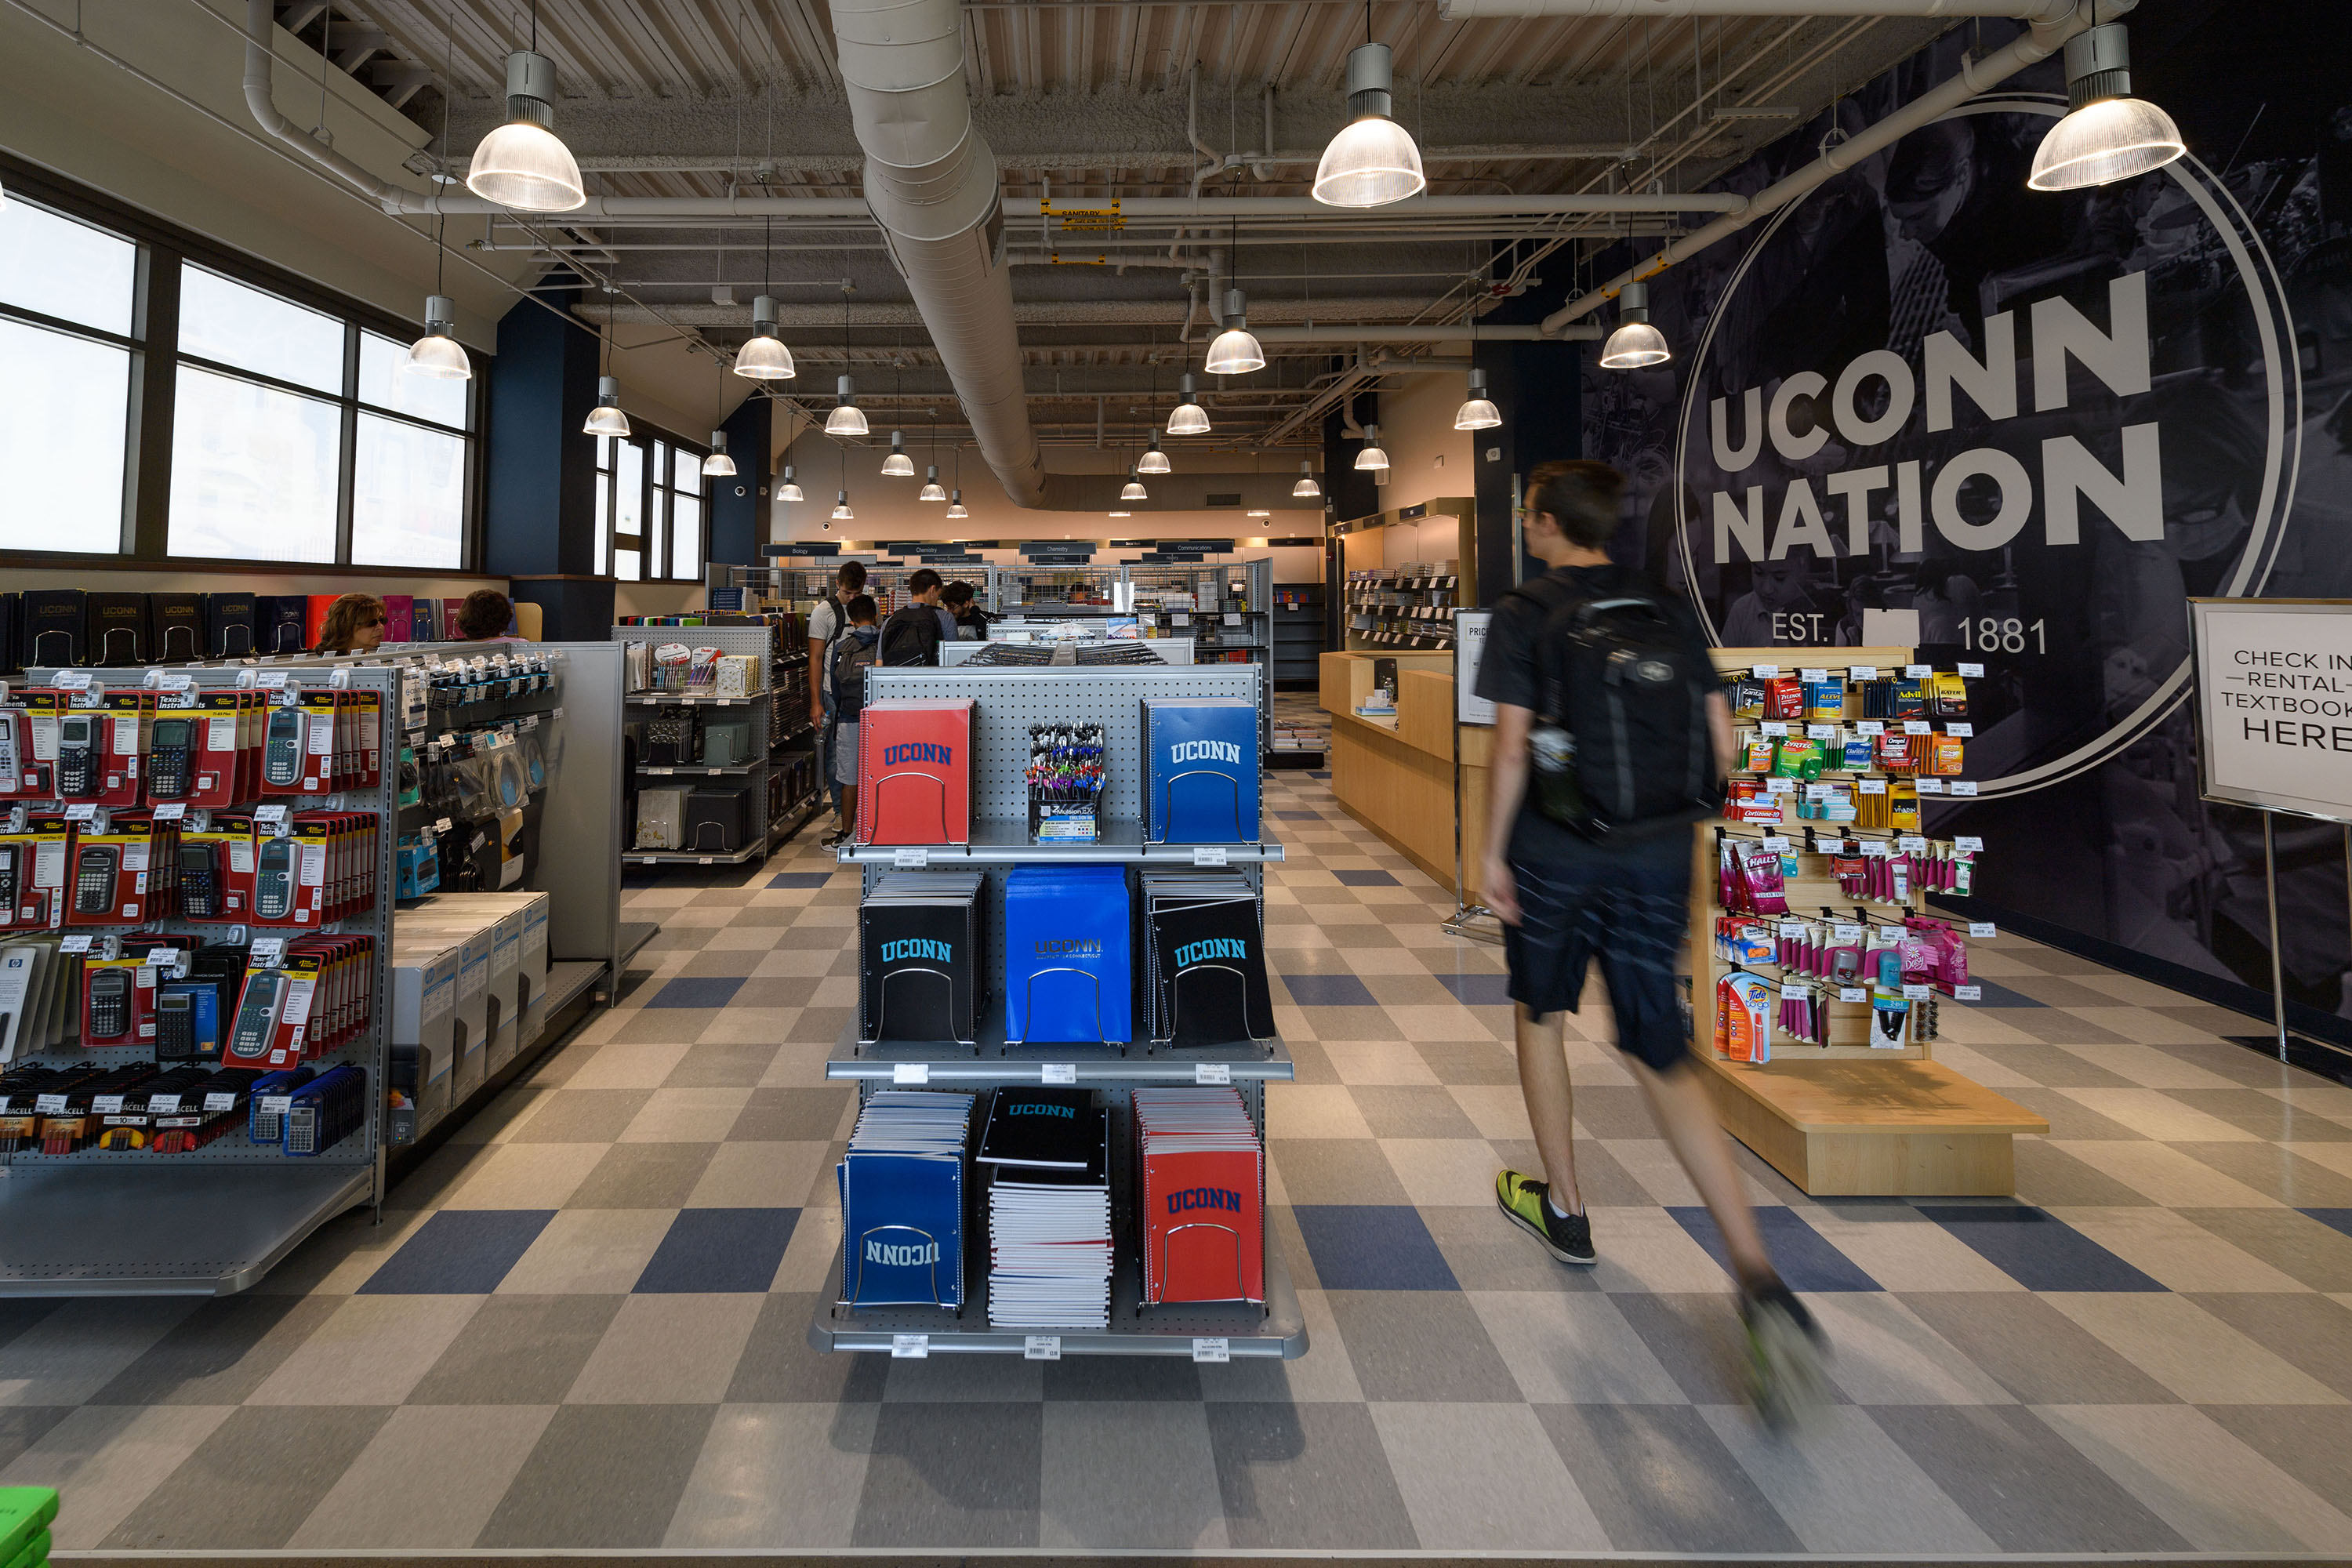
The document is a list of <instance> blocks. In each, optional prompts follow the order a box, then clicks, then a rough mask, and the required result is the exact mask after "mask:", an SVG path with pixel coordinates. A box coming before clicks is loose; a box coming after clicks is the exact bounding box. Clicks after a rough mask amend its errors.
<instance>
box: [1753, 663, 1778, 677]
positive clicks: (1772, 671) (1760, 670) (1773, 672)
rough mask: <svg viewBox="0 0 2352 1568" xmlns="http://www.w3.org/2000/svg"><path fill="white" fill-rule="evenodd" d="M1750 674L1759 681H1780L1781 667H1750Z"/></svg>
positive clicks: (1775, 665) (1762, 665)
mask: <svg viewBox="0 0 2352 1568" xmlns="http://www.w3.org/2000/svg"><path fill="white" fill-rule="evenodd" d="M1748 674H1750V675H1752V676H1754V677H1755V678H1756V679H1759V680H1777V679H1780V666H1779V665H1777V664H1758V665H1751V666H1749V667H1748Z"/></svg>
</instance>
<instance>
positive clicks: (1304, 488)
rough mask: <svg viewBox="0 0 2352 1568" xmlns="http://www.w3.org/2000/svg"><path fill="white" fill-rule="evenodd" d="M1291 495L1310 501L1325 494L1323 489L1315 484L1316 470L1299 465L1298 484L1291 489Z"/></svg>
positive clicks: (1302, 464) (1303, 464)
mask: <svg viewBox="0 0 2352 1568" xmlns="http://www.w3.org/2000/svg"><path fill="white" fill-rule="evenodd" d="M1290 493H1291V494H1292V495H1294V496H1299V497H1302V498H1306V499H1308V500H1312V499H1313V498H1315V497H1317V496H1319V495H1321V494H1322V493H1323V487H1322V486H1321V485H1318V484H1317V483H1316V482H1315V470H1314V469H1313V468H1310V467H1308V466H1307V464H1305V463H1300V464H1299V465H1298V482H1297V484H1295V485H1293V486H1291V487H1290Z"/></svg>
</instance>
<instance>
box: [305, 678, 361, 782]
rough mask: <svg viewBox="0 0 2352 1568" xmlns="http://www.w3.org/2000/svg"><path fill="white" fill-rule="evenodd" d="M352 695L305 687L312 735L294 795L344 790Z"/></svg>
mask: <svg viewBox="0 0 2352 1568" xmlns="http://www.w3.org/2000/svg"><path fill="white" fill-rule="evenodd" d="M350 696H351V693H350V692H348V691H339V690H337V689H334V688H332V687H324V686H321V687H305V688H304V689H303V690H302V711H303V714H304V716H305V719H306V721H307V722H308V727H309V734H308V736H307V737H306V739H305V742H304V745H303V750H302V776H301V781H300V783H299V784H298V785H297V786H296V787H295V790H294V792H293V793H295V794H297V795H331V794H333V793H334V792H335V791H336V790H339V789H341V788H342V787H343V783H342V776H341V768H342V765H343V758H344V755H345V752H344V738H345V731H346V729H347V724H346V722H345V721H346V718H347V714H348V710H349V708H350V703H349V701H348V699H349V698H350Z"/></svg>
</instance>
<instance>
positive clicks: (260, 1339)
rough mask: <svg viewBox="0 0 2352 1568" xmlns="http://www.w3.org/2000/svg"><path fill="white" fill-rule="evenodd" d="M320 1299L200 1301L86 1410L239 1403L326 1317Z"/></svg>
mask: <svg viewBox="0 0 2352 1568" xmlns="http://www.w3.org/2000/svg"><path fill="white" fill-rule="evenodd" d="M336 1305H337V1303H336V1301H335V1300H334V1299H333V1298H331V1297H322V1296H263V1295H257V1294H247V1295H243V1296H231V1297H228V1298H226V1299H225V1300H215V1301H206V1302H205V1303H204V1304H203V1305H202V1306H200V1307H198V1308H197V1309H196V1310H194V1312H192V1313H190V1314H189V1315H188V1316H187V1317H185V1318H184V1319H182V1320H181V1321H180V1323H179V1325H178V1326H177V1327H175V1328H173V1330H172V1331H171V1332H170V1333H168V1334H165V1335H164V1336H163V1338H162V1339H160V1340H158V1341H156V1342H155V1343H154V1344H153V1345H152V1346H150V1347H149V1348H148V1350H147V1352H146V1353H145V1354H143V1355H142V1356H141V1357H140V1358H139V1359H138V1360H137V1361H134V1362H132V1363H131V1364H130V1365H129V1366H127V1367H124V1368H123V1369H122V1371H121V1372H120V1373H117V1374H116V1375H115V1377H114V1380H113V1381H112V1382H110V1383H109V1384H107V1385H106V1386H105V1387H104V1388H101V1389H100V1390H99V1391H98V1392H97V1393H96V1394H92V1395H91V1396H90V1400H89V1402H90V1403H91V1404H92V1405H242V1404H243V1403H245V1400H246V1398H247V1396H248V1395H249V1394H252V1393H253V1391H254V1390H255V1389H257V1388H258V1387H260V1386H261V1384H262V1381H263V1380H264V1379H265V1378H267V1377H268V1375H269V1374H270V1373H273V1372H276V1371H277V1370H278V1363H281V1362H283V1361H284V1360H285V1359H286V1358H287V1357H288V1356H289V1355H291V1354H292V1353H293V1352H294V1351H295V1348H296V1347H297V1346H299V1345H300V1344H301V1342H303V1341H304V1340H306V1339H308V1338H310V1334H311V1332H312V1331H314V1330H316V1329H317V1328H318V1327H319V1325H320V1324H321V1323H323V1322H325V1321H327V1319H329V1318H330V1317H331V1316H333V1315H334V1310H335V1307H336Z"/></svg>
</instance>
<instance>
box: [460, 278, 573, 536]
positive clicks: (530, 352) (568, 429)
mask: <svg viewBox="0 0 2352 1568" xmlns="http://www.w3.org/2000/svg"><path fill="white" fill-rule="evenodd" d="M578 291H579V285H578V280H577V279H574V278H572V275H571V274H569V273H562V274H558V275H556V276H554V277H551V279H549V280H548V282H546V283H544V284H542V285H541V287H540V288H539V289H537V290H536V291H535V292H536V293H537V294H538V295H539V296H540V298H541V299H543V300H547V301H549V302H550V303H552V304H554V305H556V306H557V307H558V308H559V309H560V308H562V307H565V306H568V305H569V304H570V302H571V300H572V297H573V296H574V295H576V294H577V293H578ZM595 402H596V338H595V334H593V332H591V331H588V330H587V329H586V328H585V327H583V326H581V325H580V324H579V323H578V322H576V321H572V320H570V319H569V318H568V317H565V316H559V315H557V314H555V313H554V312H553V311H551V310H544V309H542V308H541V306H539V305H537V304H534V303H532V302H531V301H530V300H517V301H516V302H515V305H514V308H513V309H512V310H509V311H508V312H507V313H506V315H505V316H504V317H502V318H501V319H500V320H499V359H498V374H496V375H494V376H492V377H491V378H490V409H489V415H490V416H489V430H488V454H487V460H486V464H485V466H486V468H487V469H488V474H487V479H486V494H485V499H486V500H487V502H488V506H487V510H486V514H485V518H484V522H483V529H482V549H483V564H484V566H486V567H487V568H488V570H489V571H491V572H493V573H499V574H508V575H516V576H526V575H547V574H567V575H569V574H588V573H592V572H593V571H594V570H595V568H596V562H595V533H594V512H595V493H596V448H595V443H594V442H593V440H591V439H590V438H589V437H587V436H585V435H583V434H582V433H581V429H580V426H581V424H582V422H583V421H584V420H585V419H586V418H587V417H588V410H589V409H590V408H591V407H593V405H595Z"/></svg>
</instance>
